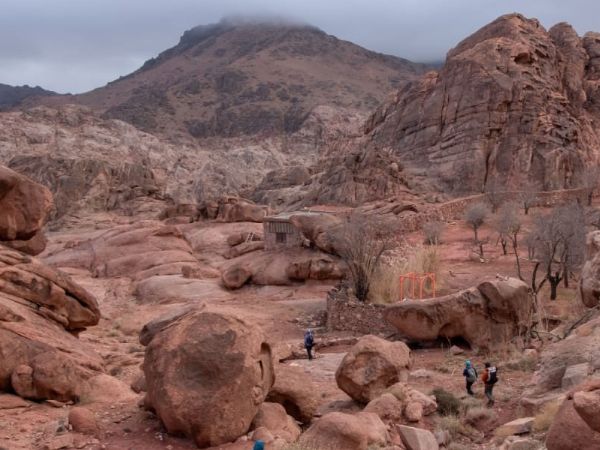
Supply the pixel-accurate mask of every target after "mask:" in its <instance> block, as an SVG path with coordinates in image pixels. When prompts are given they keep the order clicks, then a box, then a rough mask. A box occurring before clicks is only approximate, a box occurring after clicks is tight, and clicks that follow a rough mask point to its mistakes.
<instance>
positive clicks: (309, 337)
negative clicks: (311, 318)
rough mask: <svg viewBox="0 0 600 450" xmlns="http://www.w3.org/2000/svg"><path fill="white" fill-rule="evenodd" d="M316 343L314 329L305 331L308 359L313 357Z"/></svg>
mask: <svg viewBox="0 0 600 450" xmlns="http://www.w3.org/2000/svg"><path fill="white" fill-rule="evenodd" d="M314 344H315V337H314V336H313V332H312V330H310V329H308V330H306V331H305V332H304V348H305V349H306V353H308V359H309V360H311V359H313V355H312V348H313V346H314Z"/></svg>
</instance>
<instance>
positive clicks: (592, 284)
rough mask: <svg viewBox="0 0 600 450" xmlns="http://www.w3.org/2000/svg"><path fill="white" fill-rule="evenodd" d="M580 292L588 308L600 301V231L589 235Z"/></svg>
mask: <svg viewBox="0 0 600 450" xmlns="http://www.w3.org/2000/svg"><path fill="white" fill-rule="evenodd" d="M579 294H580V297H581V301H582V302H583V304H584V305H585V306H587V307H588V308H593V307H594V306H597V305H598V303H600V231H592V232H591V233H589V234H588V235H587V240H586V261H585V264H584V265H583V268H582V269H581V278H580V281H579Z"/></svg>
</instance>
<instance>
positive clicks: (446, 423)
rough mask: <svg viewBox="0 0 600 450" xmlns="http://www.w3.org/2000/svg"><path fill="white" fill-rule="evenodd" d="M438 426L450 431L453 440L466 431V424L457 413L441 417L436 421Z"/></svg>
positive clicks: (440, 428)
mask: <svg viewBox="0 0 600 450" xmlns="http://www.w3.org/2000/svg"><path fill="white" fill-rule="evenodd" d="M436 428H437V429H438V430H441V431H447V432H448V433H450V438H451V439H453V440H454V439H456V438H457V436H458V435H460V434H462V433H463V432H464V425H463V424H462V423H461V421H460V419H459V418H458V416H455V415H447V416H444V417H440V418H439V419H438V420H437V422H436Z"/></svg>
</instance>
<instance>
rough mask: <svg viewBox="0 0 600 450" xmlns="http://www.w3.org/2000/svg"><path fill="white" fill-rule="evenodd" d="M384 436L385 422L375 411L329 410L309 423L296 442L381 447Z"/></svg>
mask: <svg viewBox="0 0 600 450" xmlns="http://www.w3.org/2000/svg"><path fill="white" fill-rule="evenodd" d="M388 440H389V435H388V432H387V429H386V426H385V424H384V423H383V422H382V421H381V419H379V417H377V415H375V414H373V413H365V412H361V413H358V414H355V415H351V414H345V413H341V412H332V413H329V414H326V415H324V416H323V417H322V418H320V419H319V420H318V421H316V422H315V423H314V424H313V425H311V427H310V428H309V429H308V430H306V431H305V432H304V434H303V435H302V436H301V437H300V440H299V442H300V444H301V445H305V446H306V447H307V448H314V449H336V450H367V448H369V446H378V447H381V446H383V445H385V444H386V443H387V441H388Z"/></svg>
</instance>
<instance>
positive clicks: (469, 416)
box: [465, 406, 497, 426]
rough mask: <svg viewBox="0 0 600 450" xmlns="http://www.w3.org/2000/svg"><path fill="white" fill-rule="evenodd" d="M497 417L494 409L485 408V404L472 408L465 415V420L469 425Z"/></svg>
mask: <svg viewBox="0 0 600 450" xmlns="http://www.w3.org/2000/svg"><path fill="white" fill-rule="evenodd" d="M496 417H497V415H496V413H495V412H494V410H492V409H489V408H485V407H483V406H477V407H474V408H470V409H469V410H468V411H467V413H466V415H465V422H467V423H468V424H469V425H473V426H475V425H477V424H480V423H481V422H484V421H490V420H495V419H496Z"/></svg>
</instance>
